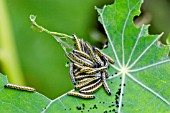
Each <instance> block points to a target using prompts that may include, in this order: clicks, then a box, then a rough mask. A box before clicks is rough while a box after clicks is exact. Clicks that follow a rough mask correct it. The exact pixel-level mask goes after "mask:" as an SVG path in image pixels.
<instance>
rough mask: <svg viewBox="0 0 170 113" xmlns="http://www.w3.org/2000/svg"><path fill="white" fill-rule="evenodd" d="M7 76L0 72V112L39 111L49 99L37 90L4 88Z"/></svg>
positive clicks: (31, 112) (21, 112)
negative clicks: (27, 90)
mask: <svg viewBox="0 0 170 113" xmlns="http://www.w3.org/2000/svg"><path fill="white" fill-rule="evenodd" d="M7 83H8V80H7V76H5V75H2V74H0V113H40V112H41V111H43V110H44V109H45V107H46V106H47V105H48V104H49V103H50V99H48V98H47V97H45V96H43V95H42V94H39V93H37V92H26V91H20V90H15V89H8V88H4V85H5V84H7Z"/></svg>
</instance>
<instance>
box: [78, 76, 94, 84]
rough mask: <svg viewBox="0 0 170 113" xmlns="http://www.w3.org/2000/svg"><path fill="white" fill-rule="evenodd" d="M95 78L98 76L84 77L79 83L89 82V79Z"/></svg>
mask: <svg viewBox="0 0 170 113" xmlns="http://www.w3.org/2000/svg"><path fill="white" fill-rule="evenodd" d="M94 78H96V77H92V78H84V79H82V80H80V81H78V84H81V83H84V82H87V81H89V80H91V79H94Z"/></svg>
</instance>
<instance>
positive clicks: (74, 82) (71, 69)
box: [70, 62, 76, 85]
mask: <svg viewBox="0 0 170 113" xmlns="http://www.w3.org/2000/svg"><path fill="white" fill-rule="evenodd" d="M70 78H71V81H72V83H73V84H74V85H76V81H75V79H74V75H73V63H72V62H70Z"/></svg>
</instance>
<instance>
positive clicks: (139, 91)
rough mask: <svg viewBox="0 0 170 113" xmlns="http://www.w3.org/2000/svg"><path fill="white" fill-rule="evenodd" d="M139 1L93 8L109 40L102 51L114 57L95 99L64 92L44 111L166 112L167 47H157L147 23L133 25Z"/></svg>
mask: <svg viewBox="0 0 170 113" xmlns="http://www.w3.org/2000/svg"><path fill="white" fill-rule="evenodd" d="M142 2H143V1H142V0H133V1H129V0H127V1H126V0H116V1H115V3H114V4H113V5H108V6H104V8H103V9H98V8H97V11H98V13H99V15H100V17H99V21H100V22H101V24H102V25H103V27H104V29H105V32H106V34H107V37H108V40H109V47H108V48H107V49H106V50H104V52H105V53H107V54H108V55H109V56H111V57H112V58H113V59H115V62H116V63H115V64H114V65H111V68H110V69H109V73H110V77H109V80H107V83H108V85H109V87H110V89H111V91H112V95H111V96H109V95H107V94H106V92H105V91H104V89H103V88H101V89H100V90H99V91H98V92H97V93H95V96H96V98H95V99H92V100H90V99H80V98H76V97H71V96H67V94H64V95H62V96H61V97H58V98H57V99H55V100H53V101H52V102H51V103H50V104H49V105H48V107H47V108H46V110H44V112H46V113H52V112H57V113H61V112H62V113H69V112H72V113H79V112H85V113H86V112H91V113H96V112H98V113H101V112H112V111H115V112H119V113H120V112H126V113H132V112H134V113H138V112H144V113H160V112H169V111H170V107H169V106H170V102H169V101H170V84H169V83H170V76H169V75H170V59H169V58H168V56H167V55H168V52H169V49H168V47H167V46H163V47H158V46H157V44H158V39H159V38H160V37H161V36H162V34H160V35H149V34H148V26H147V25H142V26H141V27H139V28H136V27H135V25H134V23H133V18H134V16H136V15H139V14H140V6H141V4H142Z"/></svg>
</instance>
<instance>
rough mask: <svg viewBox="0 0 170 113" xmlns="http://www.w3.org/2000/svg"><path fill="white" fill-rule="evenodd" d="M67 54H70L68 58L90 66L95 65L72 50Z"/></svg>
mask: <svg viewBox="0 0 170 113" xmlns="http://www.w3.org/2000/svg"><path fill="white" fill-rule="evenodd" d="M66 56H68V58H69V59H70V60H71V61H72V62H74V61H76V62H78V63H80V64H83V65H85V66H88V67H93V64H91V63H89V62H86V61H85V60H82V59H80V58H79V57H77V56H76V55H74V54H73V53H72V52H70V53H69V54H66Z"/></svg>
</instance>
